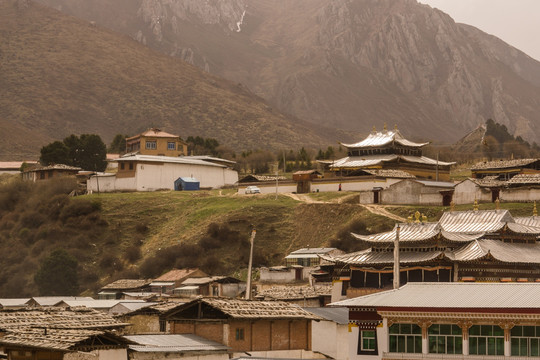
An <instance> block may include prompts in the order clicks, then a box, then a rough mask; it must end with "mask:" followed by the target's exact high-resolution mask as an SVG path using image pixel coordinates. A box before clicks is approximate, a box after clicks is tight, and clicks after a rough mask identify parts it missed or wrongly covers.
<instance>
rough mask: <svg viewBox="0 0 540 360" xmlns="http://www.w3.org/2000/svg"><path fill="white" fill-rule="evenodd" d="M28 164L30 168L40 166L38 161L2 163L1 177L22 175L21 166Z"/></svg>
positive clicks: (0, 164) (0, 166)
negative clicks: (3, 175)
mask: <svg viewBox="0 0 540 360" xmlns="http://www.w3.org/2000/svg"><path fill="white" fill-rule="evenodd" d="M23 164H27V165H30V166H36V165H39V162H37V161H0V175H2V174H11V175H15V174H20V173H21V166H22V165H23Z"/></svg>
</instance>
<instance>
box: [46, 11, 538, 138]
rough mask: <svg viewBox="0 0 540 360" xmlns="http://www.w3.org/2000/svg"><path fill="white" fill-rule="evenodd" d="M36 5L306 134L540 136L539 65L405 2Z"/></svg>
mask: <svg viewBox="0 0 540 360" xmlns="http://www.w3.org/2000/svg"><path fill="white" fill-rule="evenodd" d="M39 1H40V2H42V3H46V4H48V5H50V6H53V7H55V8H57V9H60V10H62V11H65V12H66V13H69V14H73V15H76V16H79V17H82V18H85V19H87V20H91V21H96V22H97V23H98V24H100V25H103V26H106V27H108V28H111V29H113V30H115V31H119V32H122V33H124V34H127V35H129V36H131V37H132V38H134V39H136V40H138V41H140V42H141V43H143V44H146V45H148V46H150V47H152V48H154V49H158V50H160V51H162V52H165V53H167V54H169V55H171V56H178V57H180V58H182V59H184V60H186V61H188V62H190V63H192V64H194V65H197V66H199V67H200V68H202V69H204V70H206V71H208V72H210V73H213V74H216V75H219V76H223V77H225V78H228V79H231V80H233V81H235V82H239V83H242V84H243V85H245V86H247V87H248V88H249V89H251V90H252V91H254V92H255V93H256V94H258V95H260V96H262V97H263V98H265V99H267V100H268V101H269V102H270V103H271V104H273V105H274V106H275V107H277V108H278V109H280V110H281V111H284V112H287V113H291V114H294V115H296V116H298V117H299V118H302V119H305V120H307V121H310V122H312V123H314V124H332V125H333V126H337V127H342V128H345V129H352V130H356V131H362V132H366V131H368V130H370V129H371V127H372V126H373V125H377V126H378V127H381V126H382V123H383V122H387V123H389V126H391V125H393V124H394V123H397V124H398V125H399V127H400V129H402V130H403V131H404V132H405V133H406V134H408V135H409V136H413V137H421V138H424V139H430V140H440V141H454V140H457V139H458V138H460V137H461V136H463V134H465V133H467V132H468V131H471V130H472V129H474V128H476V127H477V126H478V125H479V124H481V123H483V122H485V120H486V119H487V118H492V119H494V120H496V121H497V122H499V123H501V124H504V125H506V126H507V127H508V129H509V130H510V131H511V132H512V133H513V135H516V136H522V137H523V138H525V139H527V140H532V138H534V137H537V136H538V135H540V118H539V117H538V115H537V114H538V113H539V112H540V102H539V101H538V99H539V98H540V63H539V62H537V61H535V60H534V59H532V58H530V57H528V56H527V55H526V54H524V53H522V52H520V51H519V50H517V49H515V48H512V47H511V46H509V45H507V44H505V43H504V42H502V41H501V40H499V39H497V38H495V37H493V36H490V35H488V34H485V33H483V32H481V31H479V30H478V29H476V28H473V27H471V26H467V25H463V24H456V23H455V22H454V21H453V20H452V19H451V18H450V17H449V16H448V15H446V14H444V13H442V12H441V11H438V10H436V9H432V8H430V7H429V6H427V5H421V4H418V3H417V2H416V1H415V0H331V1H329V0H295V1H283V0H250V1H247V0H207V1H198V0H133V1H127V0H119V1H114V2H110V1H105V0H39ZM501 26H504V24H501Z"/></svg>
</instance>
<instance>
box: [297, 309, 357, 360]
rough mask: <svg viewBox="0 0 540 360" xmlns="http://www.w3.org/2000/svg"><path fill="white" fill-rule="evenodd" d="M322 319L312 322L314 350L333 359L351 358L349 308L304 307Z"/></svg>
mask: <svg viewBox="0 0 540 360" xmlns="http://www.w3.org/2000/svg"><path fill="white" fill-rule="evenodd" d="M304 310H306V311H309V312H310V313H312V314H315V315H317V316H318V317H320V318H321V319H322V320H321V321H312V322H311V333H312V338H313V340H312V342H313V351H316V352H318V353H321V354H324V355H325V356H326V357H328V358H331V359H340V360H347V359H349V309H348V308H346V307H304Z"/></svg>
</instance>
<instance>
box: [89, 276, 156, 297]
mask: <svg viewBox="0 0 540 360" xmlns="http://www.w3.org/2000/svg"><path fill="white" fill-rule="evenodd" d="M150 283H151V280H145V279H119V280H116V281H114V282H112V283H110V284H107V285H105V286H104V287H102V288H101V289H100V291H99V293H98V298H99V299H102V300H119V299H121V298H122V296H123V293H124V292H140V293H146V292H148V290H150Z"/></svg>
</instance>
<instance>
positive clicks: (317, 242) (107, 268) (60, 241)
mask: <svg viewBox="0 0 540 360" xmlns="http://www.w3.org/2000/svg"><path fill="white" fill-rule="evenodd" d="M72 186H73V183H71V182H70V181H69V180H63V181H56V182H49V183H45V184H31V183H27V182H21V181H18V180H14V179H12V180H11V181H5V180H4V182H3V183H2V184H0V252H2V254H3V256H2V257H0V267H1V268H2V272H0V297H24V296H35V295H37V294H38V290H37V286H36V284H35V283H34V280H33V279H34V275H35V273H36V272H37V270H38V268H39V266H40V264H41V262H42V261H43V259H44V258H46V257H47V256H49V254H50V253H51V252H52V251H53V250H57V249H63V250H65V251H67V253H69V254H70V255H72V256H73V257H75V258H76V259H77V261H78V268H79V285H80V286H79V290H80V291H79V292H80V293H84V294H88V295H95V291H96V290H97V289H99V288H100V287H101V286H103V285H105V284H107V283H109V282H111V281H113V280H116V279H119V278H153V277H157V276H159V275H161V274H162V273H164V272H166V271H168V270H170V269H172V268H173V267H200V268H202V269H203V270H204V271H206V272H208V273H209V274H212V275H219V274H224V275H227V274H235V273H237V272H239V271H241V270H242V269H245V268H246V267H247V263H248V256H249V236H250V233H251V229H253V228H254V229H256V230H257V235H256V238H255V247H254V266H261V265H279V264H283V258H284V256H286V255H287V254H288V253H289V252H291V251H294V250H296V249H298V248H301V247H306V246H308V245H309V246H311V247H321V246H330V245H333V246H336V245H337V246H339V247H341V248H343V249H345V250H349V251H354V250H358V244H356V243H355V242H354V241H352V240H351V238H350V237H349V236H348V234H349V232H350V231H354V232H358V233H364V234H368V233H376V232H381V231H386V230H389V229H391V228H392V227H393V226H394V223H395V221H394V220H391V219H388V218H386V217H383V216H379V215H374V214H372V213H371V212H368V211H367V210H365V209H364V208H363V207H362V206H360V205H358V204H357V201H356V200H357V195H355V194H354V193H347V192H343V193H339V194H338V193H337V192H336V193H332V194H326V195H325V196H323V194H312V195H313V197H312V199H313V200H315V201H324V202H320V203H305V202H299V201H296V200H293V199H292V198H290V197H288V196H282V195H280V196H279V197H278V198H277V199H275V195H251V196H250V195H238V194H236V193H235V192H234V191H232V190H228V191H217V190H216V191H198V192H174V191H163V192H151V193H116V194H99V195H98V194H93V195H88V196H80V197H76V198H70V197H68V196H67V195H65V194H66V193H67V192H69V189H70V188H71V187H72ZM330 195H331V196H330ZM501 206H502V207H504V208H508V209H510V210H511V211H512V213H513V214H514V215H517V216H528V215H531V214H532V207H533V205H532V204H501ZM480 207H481V208H493V204H481V205H480ZM470 208H471V206H460V207H457V209H459V210H465V209H470ZM387 210H389V211H391V212H393V213H395V214H398V215H400V216H402V217H404V218H406V217H407V216H409V215H411V214H413V213H414V212H415V211H416V210H418V211H420V212H421V213H423V214H425V215H426V216H428V219H429V220H430V221H435V220H437V219H438V218H439V217H440V216H441V215H442V213H443V211H444V210H445V208H443V207H412V206H400V207H397V206H396V207H387ZM44 295H46V294H44Z"/></svg>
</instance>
